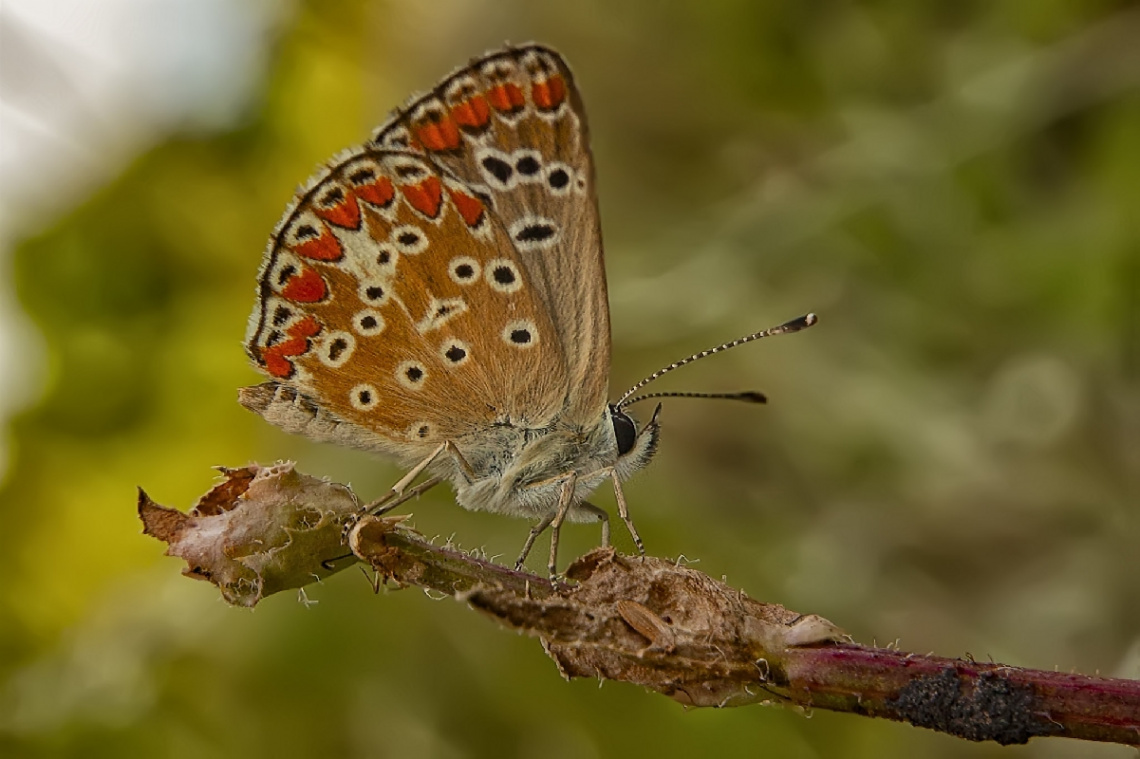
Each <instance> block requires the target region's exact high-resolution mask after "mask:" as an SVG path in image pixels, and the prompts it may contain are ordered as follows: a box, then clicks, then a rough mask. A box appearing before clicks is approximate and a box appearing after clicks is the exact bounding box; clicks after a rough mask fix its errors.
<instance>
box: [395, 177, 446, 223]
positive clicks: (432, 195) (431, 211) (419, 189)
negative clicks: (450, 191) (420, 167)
mask: <svg viewBox="0 0 1140 759" xmlns="http://www.w3.org/2000/svg"><path fill="white" fill-rule="evenodd" d="M400 191H401V192H403V193H404V197H405V198H407V199H408V203H410V204H411V206H412V208H414V209H416V210H417V211H419V212H420V213H422V214H423V215H424V216H427V217H429V218H432V219H434V218H435V217H436V216H437V215H438V214H439V206H440V204H441V203H442V202H443V188H442V187H441V186H440V183H439V177H435V176H432V177H428V178H427V179H425V180H424V181H422V182H420V183H419V184H405V185H400Z"/></svg>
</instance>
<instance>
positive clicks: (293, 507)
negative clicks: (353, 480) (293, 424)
mask: <svg viewBox="0 0 1140 759" xmlns="http://www.w3.org/2000/svg"><path fill="white" fill-rule="evenodd" d="M221 471H222V474H223V476H224V479H223V481H222V482H221V483H219V484H218V485H217V486H215V487H214V488H213V489H211V490H210V492H209V493H207V494H206V495H204V496H203V497H202V498H201V499H200V500H199V501H198V504H197V505H196V507H195V508H194V510H193V511H191V512H190V513H189V514H184V513H182V512H181V511H177V510H175V509H170V508H166V507H164V506H160V505H159V504H157V503H155V502H154V501H152V500H151V499H150V497H149V496H147V494H146V493H145V492H143V491H142V490H141V489H140V490H139V503H138V509H139V518H140V519H142V522H143V532H144V533H145V534H147V535H151V536H153V537H155V538H158V539H159V540H162V541H164V542H166V543H168V544H169V547H168V548H167V550H166V553H167V554H168V555H170V556H178V557H180V558H182V559H185V560H186V563H187V567H186V569H184V570H183V574H185V575H187V576H188V577H194V578H196V579H200V580H208V581H209V582H212V583H214V584H215V585H217V586H218V588H219V589H220V590H221V591H222V595H223V596H224V597H225V599H226V600H227V601H228V602H229V603H231V604H235V605H238V606H253V605H255V604H256V603H257V602H258V601H260V600H261V599H262V598H264V597H265V596H268V595H270V594H272V593H277V592H279V591H282V590H288V589H290V588H299V587H302V586H304V585H308V584H309V583H311V582H314V581H316V580H320V579H322V578H324V577H327V576H328V575H330V574H333V573H334V572H337V571H340V570H342V569H344V568H345V567H347V566H350V565H351V564H353V563H354V557H352V555H351V553H350V552H349V551H348V549H347V548H345V547H344V545H342V532H343V529H344V525H345V523H346V522H347V521H348V520H349V519H351V518H352V517H353V516H355V515H356V514H357V513H358V512H359V508H360V507H359V503H358V502H357V500H356V497H355V496H354V495H353V494H352V492H351V491H350V490H349V489H348V488H347V487H345V486H343V485H337V484H334V483H331V482H327V481H325V480H321V479H317V478H315V477H310V476H308V475H304V474H300V473H299V472H297V471H295V470H294V468H293V464H292V463H282V464H277V465H275V466H270V467H262V466H259V465H251V466H248V467H244V468H241V469H222V470H221ZM334 561H335V562H336V563H335V564H332V563H331V562H334Z"/></svg>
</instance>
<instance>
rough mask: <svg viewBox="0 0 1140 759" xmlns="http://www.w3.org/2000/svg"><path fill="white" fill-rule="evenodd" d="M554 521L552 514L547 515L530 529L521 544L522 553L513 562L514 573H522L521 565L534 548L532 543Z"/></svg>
mask: <svg viewBox="0 0 1140 759" xmlns="http://www.w3.org/2000/svg"><path fill="white" fill-rule="evenodd" d="M553 521H554V513H553V512H552V513H550V514H547V515H546V516H544V517H543V518H542V520H541V521H540V522H539V523H538V524H536V525H535V526H534V527H531V528H530V534H529V535H527V536H526V542H525V543H523V547H522V553H520V554H519V558H518V561H516V562H515V571H516V572H519V571H522V568H523V564H525V563H526V557H527V556H529V555H530V549H531V548H533V547H534V541H535V540H537V539H538V536H539V535H541V534H542V533H544V532H546V528H547V527H549V526H550V523H551V522H553Z"/></svg>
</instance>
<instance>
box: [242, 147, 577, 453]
mask: <svg viewBox="0 0 1140 759" xmlns="http://www.w3.org/2000/svg"><path fill="white" fill-rule="evenodd" d="M509 234H510V232H509V229H507V228H506V227H505V226H504V225H503V223H502V222H501V221H500V220H499V219H498V218H497V217H496V215H495V214H493V213H490V211H489V209H488V207H487V199H486V198H485V197H483V196H481V195H480V193H479V192H478V191H476V190H475V189H473V188H471V187H469V186H467V185H465V184H464V183H462V182H461V181H458V180H457V179H456V178H454V177H452V176H448V175H445V174H441V173H440V171H439V170H438V168H437V166H435V165H434V164H432V163H431V162H429V161H427V160H425V157H424V156H423V155H422V154H417V153H415V152H409V151H406V150H405V151H399V150H384V149H379V148H376V147H374V146H368V147H366V148H364V149H362V150H360V151H357V152H354V153H351V154H349V155H347V156H344V157H342V159H341V160H340V161H339V162H338V163H336V165H334V166H333V167H331V168H330V169H329V170H328V171H326V172H325V173H324V174H323V175H322V176H321V177H319V178H318V180H317V181H316V182H315V183H314V185H313V186H312V188H311V189H310V190H308V191H307V192H304V193H303V194H302V195H301V196H300V198H299V199H298V201H297V203H296V206H295V208H293V209H291V211H290V212H289V213H288V214H287V215H286V217H285V218H284V219H283V220H282V223H281V226H280V227H279V229H278V232H277V233H276V234H275V235H274V238H273V240H272V241H271V244H270V249H269V251H268V253H267V256H266V259H265V261H264V263H263V266H262V271H261V275H260V286H259V299H258V304H257V306H256V308H255V310H254V314H253V317H252V318H251V322H250V328H249V334H248V335H247V341H246V348H247V351H248V352H249V354H250V356H251V357H252V358H253V359H254V361H255V362H256V363H257V364H258V365H259V366H260V367H261V368H262V369H263V371H265V372H266V373H267V374H268V375H269V376H270V377H272V378H273V379H274V380H276V381H277V382H279V383H281V384H282V385H284V386H287V387H290V388H293V389H295V390H296V391H297V392H298V393H300V394H302V395H303V396H305V397H306V398H308V399H310V400H311V401H312V402H314V403H315V404H316V405H317V406H319V407H320V408H322V409H325V410H327V411H329V412H331V413H332V414H333V415H334V416H335V417H337V418H339V419H341V420H344V421H346V422H349V423H350V424H352V425H354V426H355V427H356V428H359V430H360V435H363V436H364V439H357V440H355V441H354V443H355V444H357V445H360V446H361V447H366V448H377V449H381V450H384V449H387V450H392V449H393V448H397V449H399V450H403V451H406V452H407V453H408V454H409V455H408V458H415V456H417V455H420V454H421V453H422V451H423V450H426V449H429V448H430V447H432V446H434V445H436V444H438V443H439V442H440V441H442V440H446V439H450V440H462V439H463V438H464V436H465V435H468V434H471V433H473V432H477V431H478V430H485V429H486V428H487V427H488V425H492V424H494V423H496V422H501V421H504V420H506V419H507V418H509V417H511V416H512V415H515V416H514V417H513V420H514V421H515V422H526V421H528V420H527V419H526V418H525V417H526V416H527V415H531V416H534V417H536V418H546V419H549V418H550V417H551V416H553V415H554V414H556V413H557V412H558V411H559V410H560V409H561V407H562V400H563V399H562V396H561V393H563V392H564V388H565V387H566V384H567V371H566V365H565V361H564V359H563V357H562V353H561V350H560V343H559V341H558V335H557V332H556V331H555V328H554V325H553V322H552V321H551V318H550V316H549V313H548V309H547V308H546V306H545V305H544V303H543V301H542V297H543V294H542V293H541V292H539V290H538V286H537V284H536V282H535V278H534V275H533V274H532V273H531V272H530V271H529V269H528V268H527V267H526V266H525V264H524V263H523V262H522V261H521V260H520V256H519V254H518V252H517V251H516V250H515V248H514V246H512V244H511V242H510V239H509ZM520 413H521V414H522V417H523V418H519V416H518V414H520ZM372 436H375V437H374V438H373V437H372ZM393 444H395V445H393ZM421 446H422V447H421Z"/></svg>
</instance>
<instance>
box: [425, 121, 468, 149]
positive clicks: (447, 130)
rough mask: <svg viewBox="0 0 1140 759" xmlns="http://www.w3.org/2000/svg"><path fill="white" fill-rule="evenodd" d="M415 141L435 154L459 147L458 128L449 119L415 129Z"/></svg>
mask: <svg viewBox="0 0 1140 759" xmlns="http://www.w3.org/2000/svg"><path fill="white" fill-rule="evenodd" d="M416 139H418V140H419V142H420V144H421V145H423V146H424V147H425V148H427V149H428V150H433V151H436V152H439V151H442V150H455V148H457V147H459V127H457V126H456V125H455V122H454V121H452V120H451V119H449V118H444V119H442V120H441V121H438V122H436V123H428V124H424V125H422V126H420V127H417V128H416Z"/></svg>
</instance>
